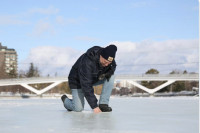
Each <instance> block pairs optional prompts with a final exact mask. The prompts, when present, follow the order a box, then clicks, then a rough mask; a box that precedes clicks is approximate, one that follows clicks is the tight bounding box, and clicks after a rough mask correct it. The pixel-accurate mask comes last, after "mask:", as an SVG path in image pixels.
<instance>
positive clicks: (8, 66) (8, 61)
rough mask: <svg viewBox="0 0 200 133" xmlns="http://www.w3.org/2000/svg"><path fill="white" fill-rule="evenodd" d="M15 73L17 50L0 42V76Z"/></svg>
mask: <svg viewBox="0 0 200 133" xmlns="http://www.w3.org/2000/svg"><path fill="white" fill-rule="evenodd" d="M13 72H15V73H17V52H16V51H15V49H10V48H7V47H6V46H2V44H1V43H0V78H3V77H7V75H9V74H10V73H13Z"/></svg>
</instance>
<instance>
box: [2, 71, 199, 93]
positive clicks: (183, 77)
mask: <svg viewBox="0 0 200 133" xmlns="http://www.w3.org/2000/svg"><path fill="white" fill-rule="evenodd" d="M198 80H199V75H198V74H168V75H160V74H143V75H116V77H115V81H122V82H128V83H130V84H132V85H134V86H136V87H138V88H140V89H142V90H144V91H146V92H148V93H150V94H153V93H155V92H157V91H159V90H161V89H163V88H164V87H166V86H168V85H170V84H172V83H174V82H176V81H198ZM66 81H68V77H37V78H35V77H34V78H14V79H1V80H0V86H9V85H21V86H23V87H25V88H26V89H28V90H30V91H32V92H34V93H36V94H38V95H41V94H43V93H45V92H46V91H48V90H50V89H52V88H53V87H55V86H57V85H58V84H60V83H62V82H66ZM138 81H167V82H165V83H163V84H162V85H160V86H158V87H156V88H154V89H149V88H147V87H145V86H142V85H141V84H139V83H138ZM40 83H52V84H50V85H49V86H47V87H45V88H43V89H41V90H37V89H35V88H33V87H32V86H30V85H29V84H40Z"/></svg>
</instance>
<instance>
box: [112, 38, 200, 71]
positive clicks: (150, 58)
mask: <svg viewBox="0 0 200 133" xmlns="http://www.w3.org/2000/svg"><path fill="white" fill-rule="evenodd" d="M111 43H113V44H116V45H117V47H118V51H117V56H116V60H117V64H118V72H119V73H129V72H130V73H145V72H146V71H147V70H148V69H150V68H153V67H154V68H157V69H158V70H159V71H160V72H161V73H169V72H170V71H172V70H173V69H180V70H184V69H186V70H189V71H196V72H197V71H198V64H197V63H195V62H198V40H168V41H160V42H154V41H143V42H139V43H135V42H111Z"/></svg>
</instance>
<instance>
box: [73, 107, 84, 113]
mask: <svg viewBox="0 0 200 133" xmlns="http://www.w3.org/2000/svg"><path fill="white" fill-rule="evenodd" d="M74 111H75V112H82V111H83V107H75V108H74Z"/></svg>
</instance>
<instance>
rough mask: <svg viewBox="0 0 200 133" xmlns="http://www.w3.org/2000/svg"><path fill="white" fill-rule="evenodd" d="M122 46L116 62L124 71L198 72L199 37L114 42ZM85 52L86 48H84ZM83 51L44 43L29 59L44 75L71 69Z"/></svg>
mask: <svg viewBox="0 0 200 133" xmlns="http://www.w3.org/2000/svg"><path fill="white" fill-rule="evenodd" d="M109 44H115V45H116V46H117V47H118V51H117V55H116V62H117V65H118V66H117V71H116V73H118V74H119V73H120V74H143V73H145V72H146V71H147V70H148V69H150V68H155V69H157V70H158V71H160V73H161V74H168V73H170V72H171V71H172V70H175V69H176V70H182V71H183V70H185V69H186V70H187V71H189V72H198V64H196V63H194V62H198V60H199V59H198V52H199V51H198V40H168V41H160V42H156V41H143V42H117V41H114V42H111V43H109ZM84 52H85V51H84ZM82 53H83V51H78V50H76V49H72V48H69V47H65V48H61V47H52V46H41V47H36V48H34V49H32V50H31V52H30V55H29V57H28V58H27V60H26V61H25V62H33V63H35V64H37V65H38V67H39V69H40V70H41V72H42V73H43V75H47V74H50V75H53V74H55V73H56V72H57V73H58V75H65V76H67V74H68V73H69V71H70V69H71V67H72V65H73V64H74V63H75V61H76V60H77V59H78V57H79V56H80V55H81V54H82Z"/></svg>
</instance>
